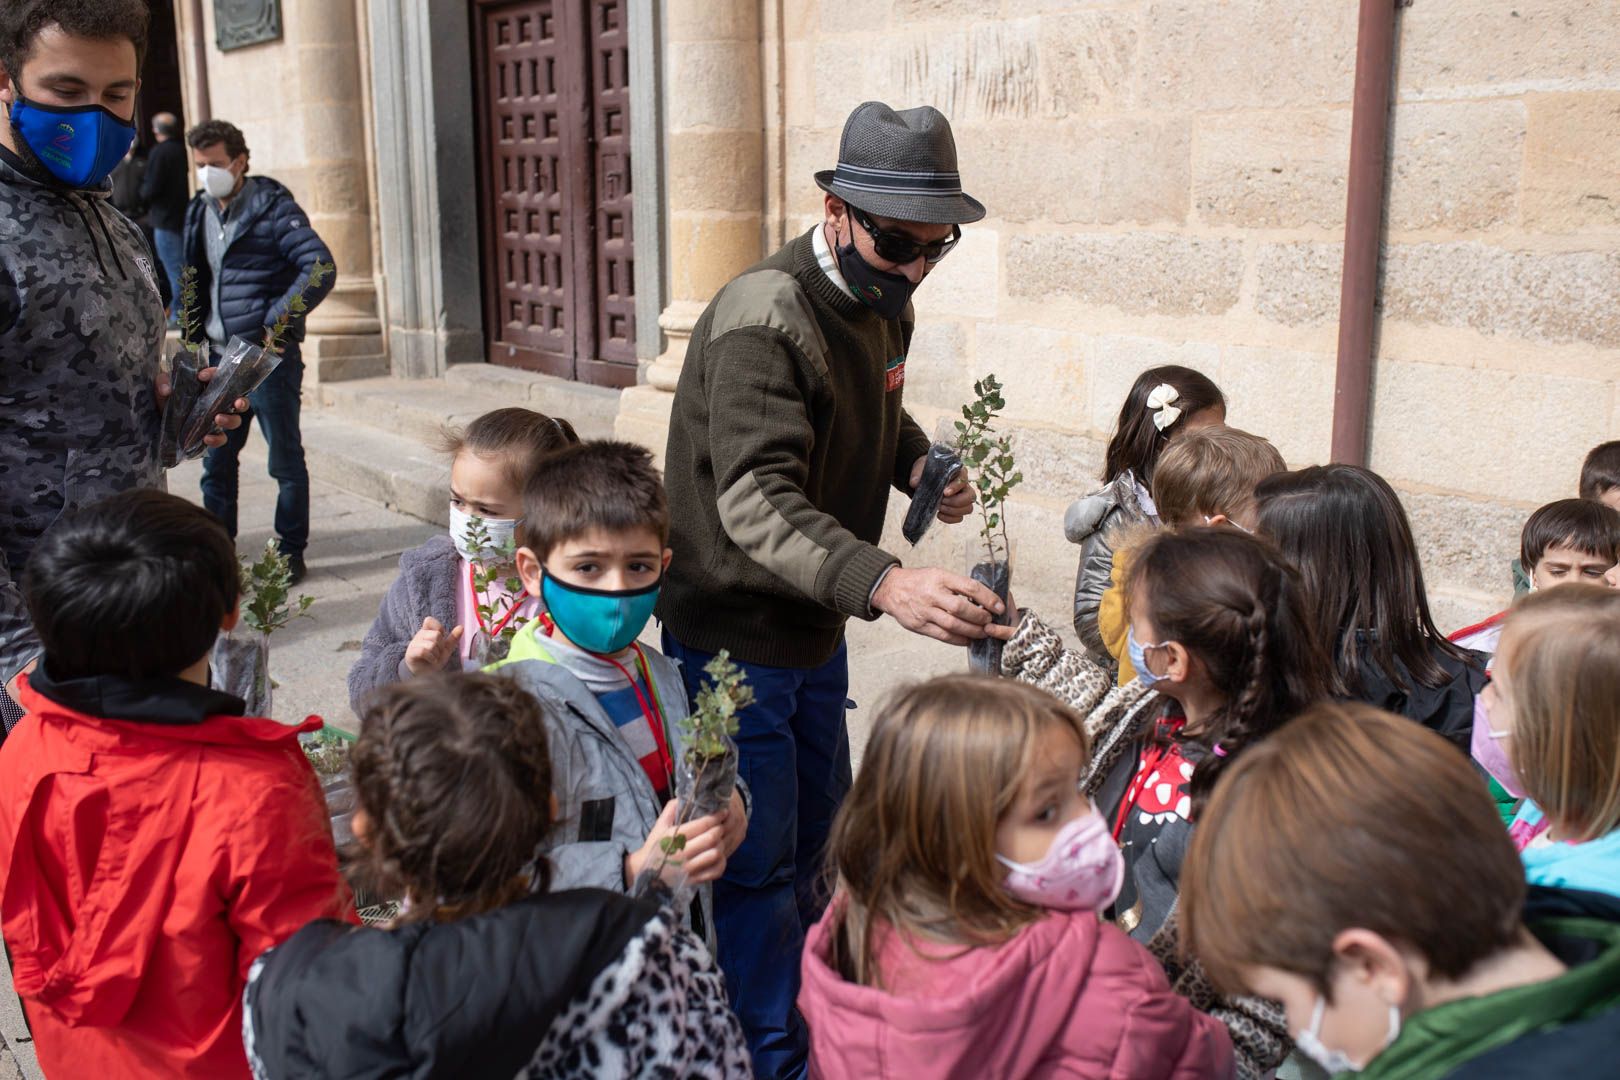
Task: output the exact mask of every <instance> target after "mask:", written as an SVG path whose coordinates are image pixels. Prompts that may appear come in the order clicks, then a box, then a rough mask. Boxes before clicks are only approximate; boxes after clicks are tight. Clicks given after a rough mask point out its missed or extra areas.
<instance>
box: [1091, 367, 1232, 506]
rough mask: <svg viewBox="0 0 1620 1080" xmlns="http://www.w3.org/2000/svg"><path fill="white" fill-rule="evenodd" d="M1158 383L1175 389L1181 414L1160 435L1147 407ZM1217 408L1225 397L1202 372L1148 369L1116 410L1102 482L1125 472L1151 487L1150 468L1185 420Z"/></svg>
mask: <svg viewBox="0 0 1620 1080" xmlns="http://www.w3.org/2000/svg"><path fill="white" fill-rule="evenodd" d="M1160 383H1168V384H1170V385H1171V386H1173V387H1175V388H1176V395H1177V396H1176V401H1175V407H1176V408H1178V409H1180V410H1181V415H1180V416H1178V417H1176V420H1175V423H1173V424H1168V425H1166V426H1165V429H1164V430H1163V431H1160V430H1159V429H1158V428H1157V427H1156V426H1154V423H1153V414H1154V412H1155V410H1151V409H1149V408H1148V406H1147V403H1148V398H1149V397H1151V396H1153V391H1154V390H1155V389H1156V388H1157V387H1158V386H1159V384H1160ZM1217 405H1218V406H1220V407H1221V408H1223V409H1224V408H1226V396H1225V395H1224V394H1222V393H1221V389H1220V387H1218V386H1216V385H1215V384H1214V383H1213V382H1211V381H1210V378H1209V376H1207V375H1205V374H1203V373H1202V372H1198V371H1194V370H1193V369H1192V368H1188V367H1181V366H1180V365H1178V364H1166V365H1165V366H1164V367H1156V368H1148V369H1147V370H1146V371H1144V372H1142V374H1140V375H1138V376H1137V377H1136V382H1135V383H1133V384H1132V385H1131V392H1130V393H1128V394H1126V395H1125V404H1123V405H1121V406H1120V408H1119V420H1118V421H1116V422H1115V424H1114V437H1113V438H1112V439H1110V440H1109V441H1108V454H1107V457H1106V458H1105V459H1104V463H1103V473H1102V478H1103V481H1104V482H1105V483H1106V482H1108V481H1110V480H1113V479H1114V478H1115V477H1117V476H1118V475H1119V474H1120V473H1122V472H1124V471H1125V470H1126V469H1129V470H1131V472H1132V473H1134V474H1135V476H1136V479H1137V482H1138V483H1140V484H1141V485H1142V486H1143V487H1151V486H1152V484H1153V467H1154V465H1155V464H1157V463H1158V460H1159V454H1160V453H1161V452H1163V450H1164V448H1165V446H1166V444H1168V443H1169V442H1170V439H1171V438H1172V437H1173V436H1174V435H1175V434H1176V433H1177V432H1179V431H1180V430H1181V429H1182V428H1183V427H1185V426H1186V424H1187V418H1188V417H1190V416H1192V415H1193V414H1194V413H1200V412H1203V411H1204V410H1205V409H1210V408H1214V407H1215V406H1217Z"/></svg>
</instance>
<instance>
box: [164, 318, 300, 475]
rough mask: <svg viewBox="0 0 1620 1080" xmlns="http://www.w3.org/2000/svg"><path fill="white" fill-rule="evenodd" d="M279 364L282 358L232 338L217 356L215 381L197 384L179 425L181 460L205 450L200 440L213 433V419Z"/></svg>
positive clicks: (279, 355)
mask: <svg viewBox="0 0 1620 1080" xmlns="http://www.w3.org/2000/svg"><path fill="white" fill-rule="evenodd" d="M280 364H281V354H279V353H276V352H272V351H270V350H269V349H261V348H260V347H259V346H257V345H251V344H249V343H248V342H246V341H244V340H242V339H241V338H239V337H233V338H231V340H230V342H229V343H227V344H226V346H225V351H224V352H223V353H222V354H221V356H220V361H219V365H218V367H217V368H216V370H215V373H214V377H213V378H212V379H210V380H209V381H208V382H206V383H199V385H200V386H201V391H200V393H199V394H198V396H197V397H196V399H195V401H194V402H193V404H192V406H191V409H190V411H189V412H187V413H186V418H185V420H184V422H183V423H182V424H181V425H180V435H179V438H178V440H177V442H178V448H179V456H180V459H182V460H189V459H191V458H194V457H196V456H198V455H199V454H201V453H202V452H203V451H204V450H206V449H207V447H206V446H205V445H204V444H203V440H204V439H206V438H207V437H208V435H209V433H210V432H212V431H213V430H214V417H215V416H217V415H219V414H220V413H223V412H229V411H230V408H231V406H232V405H233V404H234V403H235V401H236V400H237V399H238V398H245V397H247V396H248V395H249V394H251V393H253V391H255V390H257V389H258V388H259V386H260V384H261V383H263V382H264V380H265V379H268V378H269V377H270V373H271V372H272V371H274V370H276V368H277V367H278V366H280Z"/></svg>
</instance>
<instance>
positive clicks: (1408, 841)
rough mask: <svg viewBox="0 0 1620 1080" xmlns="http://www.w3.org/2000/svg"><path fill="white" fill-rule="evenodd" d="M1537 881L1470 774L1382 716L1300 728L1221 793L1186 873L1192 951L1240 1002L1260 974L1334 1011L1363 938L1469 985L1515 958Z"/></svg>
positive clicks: (1337, 713) (1343, 711)
mask: <svg viewBox="0 0 1620 1080" xmlns="http://www.w3.org/2000/svg"><path fill="white" fill-rule="evenodd" d="M1525 889H1526V886H1525V879H1524V867H1523V866H1522V865H1521V864H1520V862H1519V857H1518V855H1516V854H1515V853H1514V850H1513V843H1512V841H1510V840H1509V839H1508V835H1507V830H1505V829H1503V828H1502V820H1501V818H1500V817H1498V816H1497V813H1496V808H1495V806H1494V805H1492V803H1491V798H1490V795H1489V794H1487V793H1486V790H1485V785H1484V783H1482V782H1481V780H1480V778H1479V774H1478V773H1477V772H1475V770H1474V767H1473V765H1472V764H1471V763H1470V762H1469V760H1468V758H1467V757H1465V756H1463V755H1462V754H1459V753H1457V748H1456V747H1455V746H1453V745H1452V744H1451V743H1449V742H1447V741H1446V740H1445V739H1444V738H1442V737H1441V736H1439V735H1436V734H1435V733H1434V732H1432V731H1430V730H1428V729H1427V728H1425V727H1423V726H1422V725H1421V724H1414V723H1412V721H1410V720H1406V719H1403V718H1402V717H1399V716H1392V715H1390V714H1389V713H1386V712H1382V711H1380V710H1378V709H1374V708H1373V707H1372V706H1370V705H1363V704H1360V703H1355V704H1321V705H1317V706H1316V707H1314V708H1312V709H1310V710H1309V711H1307V712H1306V713H1304V714H1303V715H1301V716H1299V717H1296V718H1295V719H1294V720H1292V721H1291V722H1290V723H1289V724H1288V725H1287V726H1286V727H1284V728H1283V729H1282V730H1281V731H1278V732H1277V733H1276V734H1274V735H1272V736H1271V738H1269V739H1267V740H1266V741H1265V743H1264V744H1262V745H1260V746H1257V747H1255V748H1254V749H1253V750H1251V751H1250V752H1249V753H1248V754H1246V755H1244V757H1243V760H1241V761H1238V762H1236V763H1234V764H1233V766H1232V767H1231V769H1229V770H1228V771H1227V774H1226V775H1225V776H1224V777H1222V779H1221V782H1220V784H1219V785H1217V787H1216V789H1215V793H1214V796H1213V797H1212V798H1211V799H1210V801H1209V806H1208V807H1206V808H1205V810H1204V816H1203V818H1202V820H1200V822H1199V824H1198V828H1196V829H1194V830H1193V837H1192V844H1191V846H1190V848H1189V849H1188V851H1187V857H1186V860H1185V861H1184V862H1183V863H1182V867H1181V933H1182V946H1183V948H1184V949H1185V950H1186V951H1187V952H1188V953H1190V954H1192V955H1195V956H1197V957H1198V959H1199V960H1201V961H1202V962H1203V965H1204V970H1205V971H1206V972H1208V974H1209V976H1210V978H1211V979H1213V980H1214V982H1215V984H1216V986H1217V987H1219V988H1220V989H1221V990H1223V991H1224V992H1226V993H1229V994H1236V993H1243V992H1245V991H1248V990H1251V989H1252V987H1250V986H1249V985H1248V984H1247V982H1246V981H1245V980H1246V976H1247V975H1248V973H1251V972H1253V971H1254V969H1255V968H1257V967H1268V968H1277V969H1279V970H1281V971H1288V972H1293V973H1295V974H1297V975H1300V976H1303V977H1304V978H1306V979H1309V980H1310V981H1311V983H1312V984H1313V985H1314V986H1315V987H1316V990H1317V992H1318V993H1320V994H1321V995H1322V996H1323V997H1325V998H1328V999H1329V1000H1330V1001H1331V999H1332V976H1333V968H1334V963H1335V960H1334V952H1333V940H1334V938H1335V937H1337V936H1338V935H1339V933H1340V932H1341V931H1344V930H1348V929H1352V928H1359V929H1365V930H1371V931H1372V932H1373V933H1375V934H1378V935H1379V936H1381V937H1383V938H1385V939H1386V940H1388V941H1391V942H1393V943H1397V944H1402V945H1406V946H1409V947H1410V948H1412V949H1413V950H1414V951H1416V952H1418V953H1419V954H1421V955H1422V956H1423V957H1425V958H1426V959H1427V960H1428V962H1429V967H1430V970H1431V971H1432V973H1433V974H1434V975H1435V976H1437V977H1438V978H1442V979H1457V978H1461V977H1462V976H1463V975H1465V974H1467V973H1468V972H1469V971H1470V970H1471V969H1472V968H1473V967H1474V965H1475V964H1477V963H1479V962H1480V961H1481V960H1484V959H1486V958H1487V957H1490V956H1491V955H1493V954H1495V953H1497V952H1500V951H1501V950H1502V949H1505V948H1507V947H1509V946H1511V945H1512V944H1513V942H1514V941H1515V939H1516V937H1517V935H1518V933H1519V928H1520V909H1521V907H1522V905H1523V903H1524V896H1525Z"/></svg>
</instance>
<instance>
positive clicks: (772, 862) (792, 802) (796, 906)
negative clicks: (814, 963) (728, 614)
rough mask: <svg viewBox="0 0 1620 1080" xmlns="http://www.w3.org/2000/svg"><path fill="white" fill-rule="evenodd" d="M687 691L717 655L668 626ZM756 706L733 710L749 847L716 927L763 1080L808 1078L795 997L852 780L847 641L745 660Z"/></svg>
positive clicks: (668, 651) (717, 893) (718, 905)
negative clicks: (805, 663)
mask: <svg viewBox="0 0 1620 1080" xmlns="http://www.w3.org/2000/svg"><path fill="white" fill-rule="evenodd" d="M664 655H666V656H668V657H670V658H671V659H672V660H676V661H679V662H680V664H681V671H682V674H683V675H684V676H685V679H686V690H687V694H688V695H689V696H692V697H695V696H696V694H697V691H698V689H699V688H700V687H701V686H702V685H703V684H704V683H705V682H706V681H707V678H708V677H707V676H706V675H705V674H704V673H703V665H704V664H706V663H708V662H709V660H710V658H711V657H712V656H713V655H714V654H713V653H707V652H703V651H701V650H699V649H689V648H687V647H686V646H684V645H682V644H681V643H680V642H678V641H676V640H675V639H674V638H673V637H671V636H670V634H669V632H668V631H667V630H666V631H665V632H664ZM738 666H739V667H741V668H742V669H743V671H744V672H746V673H747V675H748V685H749V686H751V687H753V688H754V703H753V704H752V705H750V706H749V707H748V708H746V709H744V710H743V711H742V712H741V713H739V714H738V716H737V720H738V728H739V730H738V732H737V750H738V773H739V774H740V775H741V776H742V778H743V779H744V780H745V781H747V783H748V788H749V793H750V795H751V797H752V799H753V816H752V817H751V818H750V820H749V822H748V835H747V836H746V837H745V838H744V839H743V842H742V846H741V847H739V848H738V849H737V851H736V852H735V853H734V854H733V855H732V856H731V858H730V859H729V860H728V861H727V863H726V874H725V876H724V877H723V878H721V879H720V880H719V881H717V882H715V884H714V929H715V936H716V938H717V940H718V943H719V948H720V955H719V957H718V959H719V961H720V967H721V970H723V971H724V972H725V974H726V986H727V989H728V990H729V991H730V995H731V1004H732V1008H733V1009H735V1010H736V1013H737V1016H738V1017H739V1018H740V1019H741V1020H742V1025H743V1032H744V1033H745V1034H746V1035H747V1036H748V1049H749V1051H750V1052H751V1053H752V1054H753V1057H754V1073H755V1075H756V1076H758V1077H760V1078H761V1080H771V1078H780V1080H789V1078H793V1080H796V1078H798V1077H801V1076H803V1075H805V1070H806V1063H807V1058H808V1055H809V1035H808V1033H807V1032H806V1030H805V1026H804V1020H803V1019H802V1018H801V1017H800V1016H799V1012H798V1009H797V1008H796V1007H795V1004H794V1003H795V1001H796V1000H797V998H798V996H799V955H800V953H802V952H803V951H804V934H805V931H806V930H807V929H808V928H809V927H810V926H811V925H812V924H813V923H814V922H815V921H816V920H817V919H818V918H820V917H821V911H822V908H824V907H825V906H826V900H827V896H826V893H827V890H826V888H825V887H824V886H823V881H822V873H821V865H822V856H823V854H824V851H825V849H826V846H827V833H828V832H829V831H830V830H831V828H832V821H833V815H834V814H836V813H837V812H838V805H839V803H841V802H843V800H844V796H845V795H846V794H848V792H849V787H850V766H849V731H848V729H847V728H846V727H845V725H844V710H845V708H846V706H847V705H848V704H849V702H848V700H847V697H846V695H847V694H848V692H849V656H848V653H847V651H846V650H845V647H844V645H843V644H840V645H839V646H838V652H837V653H835V654H834V655H833V658H832V659H831V660H828V661H827V662H826V663H825V664H822V665H821V666H820V667H815V668H781V667H766V666H764V665H761V664H744V663H739V665H738Z"/></svg>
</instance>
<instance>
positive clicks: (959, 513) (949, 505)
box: [911, 454, 978, 525]
mask: <svg viewBox="0 0 1620 1080" xmlns="http://www.w3.org/2000/svg"><path fill="white" fill-rule="evenodd" d="M927 464H928V455H927V454H924V455H923V456H922V457H920V458H918V459H917V463H916V464H915V465H913V466H912V467H911V490H912V491H916V490H917V485H918V484H920V483H922V474H923V467H924V466H926V465H927ZM977 499H978V494H977V493H976V492H975V491H974V490H973V485H972V484H970V483H968V482H967V472H966V470H963V469H958V470H957V471H956V475H955V476H953V477H951V482H950V483H948V484H946V485H945V494H944V495H943V496H942V497H941V498H940V500H939V515H938V516H939V520H941V521H943V522H944V523H945V524H947V525H955V524H956V523H957V522H959V521H961V520H962V519H963V518H965V517H967V516H968V515H969V514H971V513H973V504H974V502H975V501H976V500H977Z"/></svg>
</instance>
